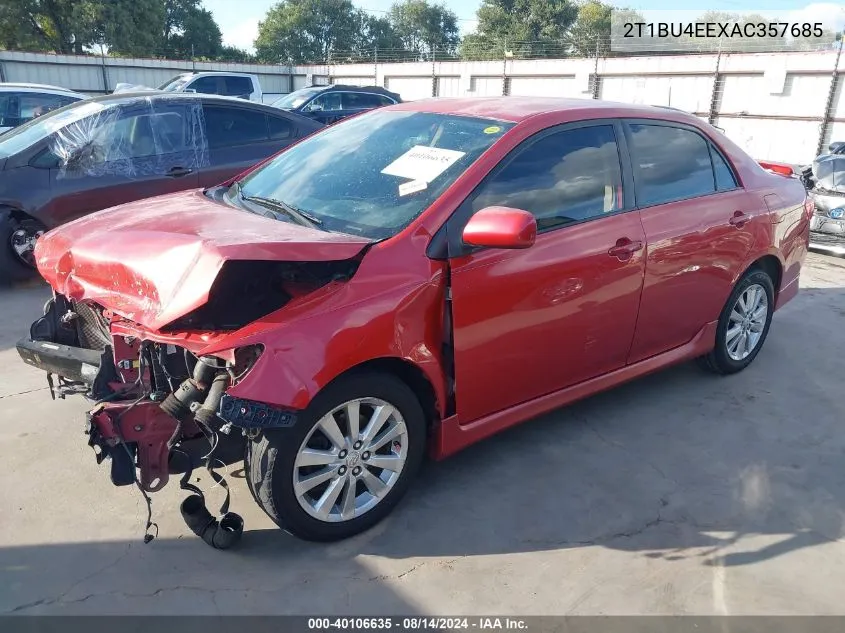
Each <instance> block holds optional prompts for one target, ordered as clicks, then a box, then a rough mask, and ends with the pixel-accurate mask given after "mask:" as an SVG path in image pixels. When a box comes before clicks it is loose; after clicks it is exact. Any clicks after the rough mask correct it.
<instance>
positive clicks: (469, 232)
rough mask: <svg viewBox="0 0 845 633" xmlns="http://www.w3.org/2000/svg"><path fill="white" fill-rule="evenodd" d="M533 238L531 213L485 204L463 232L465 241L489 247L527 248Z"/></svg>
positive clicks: (534, 220)
mask: <svg viewBox="0 0 845 633" xmlns="http://www.w3.org/2000/svg"><path fill="white" fill-rule="evenodd" d="M536 238H537V220H536V219H535V218H534V216H533V215H531V214H530V213H529V212H528V211H523V210H522V209H511V208H510V207H486V208H484V209H481V210H480V211H477V212H476V213H475V215H473V216H472V217H471V218H470V219H469V222H467V225H466V226H465V227H464V232H463V239H464V242H465V243H466V244H469V245H471V246H486V247H488V248H528V247H530V246H533V244H534V240H535V239H536Z"/></svg>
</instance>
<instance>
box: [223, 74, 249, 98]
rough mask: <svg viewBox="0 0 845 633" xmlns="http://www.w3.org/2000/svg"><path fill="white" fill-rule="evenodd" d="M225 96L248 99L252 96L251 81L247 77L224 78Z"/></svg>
mask: <svg viewBox="0 0 845 633" xmlns="http://www.w3.org/2000/svg"><path fill="white" fill-rule="evenodd" d="M223 81H224V85H225V86H226V94H227V95H229V96H230V97H248V96H249V95H251V94H252V81H250V79H249V77H226V78H224V80H223Z"/></svg>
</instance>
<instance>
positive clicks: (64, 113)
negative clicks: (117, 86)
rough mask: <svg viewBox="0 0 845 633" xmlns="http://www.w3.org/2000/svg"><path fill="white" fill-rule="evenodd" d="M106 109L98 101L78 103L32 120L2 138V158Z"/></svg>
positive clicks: (0, 137)
mask: <svg viewBox="0 0 845 633" xmlns="http://www.w3.org/2000/svg"><path fill="white" fill-rule="evenodd" d="M106 107H108V106H107V105H104V104H102V103H100V102H97V101H77V102H75V103H71V104H70V105H66V106H64V107H63V108H58V109H56V110H53V111H52V112H48V113H47V114H43V115H41V116H40V117H37V118H35V119H32V120H31V121H28V122H26V123H24V124H23V125H20V126H18V127H16V128H14V129H12V130H9V131H8V132H6V133H5V134H3V135H2V136H0V157H3V158H8V157H9V156H13V155H14V154H17V153H18V152H20V151H22V150H25V149H26V148H28V147H32V146H33V145H35V143H37V142H38V141H40V140H41V139H43V138H45V137H47V136H49V135H50V134H52V133H53V132H55V131H56V130H58V129H60V128H63V127H65V126H66V125H69V124H70V123H74V122H76V121H79V120H81V119H83V118H85V117H87V116H88V115H90V114H94V113H95V112H100V111H102V110H105V109H106Z"/></svg>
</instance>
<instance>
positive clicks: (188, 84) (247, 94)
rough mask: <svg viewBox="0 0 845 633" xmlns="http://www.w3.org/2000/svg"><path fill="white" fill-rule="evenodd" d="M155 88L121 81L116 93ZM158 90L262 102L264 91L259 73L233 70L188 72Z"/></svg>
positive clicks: (165, 83) (177, 76)
mask: <svg viewBox="0 0 845 633" xmlns="http://www.w3.org/2000/svg"><path fill="white" fill-rule="evenodd" d="M142 90H153V88H150V87H148V86H142V85H137V84H129V83H119V84H117V86H115V89H114V92H115V93H116V94H119V93H124V92H139V91H142ZM157 90H161V91H163V92H198V93H200V94H208V95H221V96H224V97H236V98H238V99H246V100H247V101H255V102H257V103H262V102H263V99H264V93H263V92H262V90H261V82H260V81H259V80H258V75H253V74H251V73H233V72H187V73H182V74H180V75H176V76H175V77H173V78H171V79H168V80H167V81H166V82H164V83H163V84H161V85H160V86H159V87H158V88H157Z"/></svg>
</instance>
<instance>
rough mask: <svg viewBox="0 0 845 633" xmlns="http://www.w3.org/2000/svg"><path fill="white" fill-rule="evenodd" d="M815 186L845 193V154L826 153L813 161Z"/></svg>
mask: <svg viewBox="0 0 845 633" xmlns="http://www.w3.org/2000/svg"><path fill="white" fill-rule="evenodd" d="M813 179H814V180H815V188H816V189H823V190H825V191H832V192H835V193H841V194H845V156H843V155H840V154H825V155H823V156H819V157H818V158H817V159H816V160H814V161H813Z"/></svg>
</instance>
